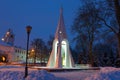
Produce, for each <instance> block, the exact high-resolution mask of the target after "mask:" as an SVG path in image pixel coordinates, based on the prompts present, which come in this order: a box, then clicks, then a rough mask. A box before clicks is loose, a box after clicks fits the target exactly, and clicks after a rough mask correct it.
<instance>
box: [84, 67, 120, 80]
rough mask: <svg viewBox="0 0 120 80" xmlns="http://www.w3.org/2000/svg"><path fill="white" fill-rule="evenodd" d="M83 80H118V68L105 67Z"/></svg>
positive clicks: (119, 71) (119, 77)
mask: <svg viewBox="0 0 120 80" xmlns="http://www.w3.org/2000/svg"><path fill="white" fill-rule="evenodd" d="M85 80H120V68H113V67H105V68H101V70H100V72H99V73H96V74H94V75H92V76H90V77H87V78H86V79H85Z"/></svg>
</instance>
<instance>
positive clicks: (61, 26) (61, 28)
mask: <svg viewBox="0 0 120 80" xmlns="http://www.w3.org/2000/svg"><path fill="white" fill-rule="evenodd" d="M59 33H61V38H67V35H66V29H65V24H64V18H63V8H62V7H61V8H60V17H59V21H58V26H57V30H56V34H55V38H56V39H58V36H59Z"/></svg>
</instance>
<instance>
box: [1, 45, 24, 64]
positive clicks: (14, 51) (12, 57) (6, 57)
mask: <svg viewBox="0 0 120 80" xmlns="http://www.w3.org/2000/svg"><path fill="white" fill-rule="evenodd" d="M0 60H1V62H10V63H11V62H25V60H26V50H25V49H22V48H19V47H15V46H8V45H1V44H0Z"/></svg>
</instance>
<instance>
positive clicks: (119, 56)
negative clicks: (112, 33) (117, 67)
mask: <svg viewBox="0 0 120 80" xmlns="http://www.w3.org/2000/svg"><path fill="white" fill-rule="evenodd" d="M117 38H118V55H117V57H118V58H120V33H118V34H117Z"/></svg>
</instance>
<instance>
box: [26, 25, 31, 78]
mask: <svg viewBox="0 0 120 80" xmlns="http://www.w3.org/2000/svg"><path fill="white" fill-rule="evenodd" d="M31 29H32V27H31V26H27V27H26V32H27V52H26V63H25V78H26V77H27V75H28V66H27V63H28V61H27V60H28V46H29V36H30V32H31Z"/></svg>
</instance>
